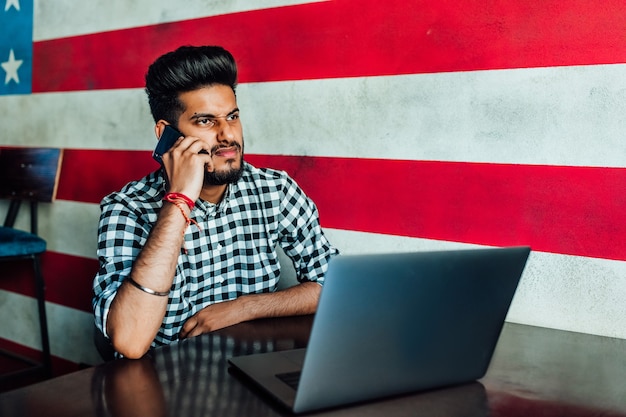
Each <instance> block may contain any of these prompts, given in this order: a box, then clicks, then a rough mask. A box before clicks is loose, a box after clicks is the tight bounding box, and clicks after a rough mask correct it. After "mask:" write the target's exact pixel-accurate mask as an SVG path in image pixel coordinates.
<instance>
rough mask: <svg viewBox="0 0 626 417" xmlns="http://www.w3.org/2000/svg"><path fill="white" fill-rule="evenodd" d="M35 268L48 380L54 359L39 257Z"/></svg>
mask: <svg viewBox="0 0 626 417" xmlns="http://www.w3.org/2000/svg"><path fill="white" fill-rule="evenodd" d="M33 268H34V270H35V291H36V295H37V306H38V309H39V328H40V330H41V351H42V354H43V361H42V365H43V372H44V374H45V376H46V378H49V377H51V376H52V359H51V356H50V340H49V338H48V319H47V317H46V298H45V293H46V284H45V281H44V279H43V274H42V273H41V263H40V258H39V255H35V256H34V257H33Z"/></svg>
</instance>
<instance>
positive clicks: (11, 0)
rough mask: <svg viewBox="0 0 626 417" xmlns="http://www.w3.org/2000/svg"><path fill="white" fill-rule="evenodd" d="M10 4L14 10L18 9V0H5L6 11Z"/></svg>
mask: <svg viewBox="0 0 626 417" xmlns="http://www.w3.org/2000/svg"><path fill="white" fill-rule="evenodd" d="M11 6H13V7H15V10H17V11H18V12H19V11H20V0H7V2H6V5H5V6H4V11H5V12H6V11H7V10H9V9H10V8H11Z"/></svg>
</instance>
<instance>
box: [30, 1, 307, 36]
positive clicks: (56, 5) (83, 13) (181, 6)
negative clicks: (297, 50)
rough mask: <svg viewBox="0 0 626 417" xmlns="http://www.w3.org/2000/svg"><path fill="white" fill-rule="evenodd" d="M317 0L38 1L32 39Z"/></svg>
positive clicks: (35, 8) (73, 34) (74, 34)
mask: <svg viewBox="0 0 626 417" xmlns="http://www.w3.org/2000/svg"><path fill="white" fill-rule="evenodd" d="M316 2H318V0H254V1H246V0H185V1H184V2H177V1H171V0H133V1H132V2H128V1H127V0H90V1H75V2H67V1H65V2H59V1H49V0H35V4H34V6H35V7H34V16H33V18H34V28H33V39H34V40H35V41H39V40H45V39H55V38H62V37H66V36H76V35H83V34H89V33H95V32H103V31H109V30H116V29H125V28H131V27H137V26H147V25H154V24H157V23H167V22H175V21H179V20H186V19H196V18H200V17H206V16H216V15H221V14H229V13H237V12H243V11H249V10H259V9H265V8H271V7H279V6H288V5H296V4H303V3H316Z"/></svg>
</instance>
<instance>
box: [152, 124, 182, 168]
mask: <svg viewBox="0 0 626 417" xmlns="http://www.w3.org/2000/svg"><path fill="white" fill-rule="evenodd" d="M181 136H184V135H183V134H182V133H180V132H179V131H178V130H176V129H174V128H173V127H172V126H170V125H165V129H163V134H162V135H161V137H160V138H159V142H158V143H157V146H156V148H154V152H152V157H153V158H154V160H155V161H157V162H158V163H159V164H163V158H162V157H163V154H164V153H165V152H167V151H168V150H169V149H170V148H171V147H172V145H174V143H175V142H176V141H177V140H178V138H180V137H181Z"/></svg>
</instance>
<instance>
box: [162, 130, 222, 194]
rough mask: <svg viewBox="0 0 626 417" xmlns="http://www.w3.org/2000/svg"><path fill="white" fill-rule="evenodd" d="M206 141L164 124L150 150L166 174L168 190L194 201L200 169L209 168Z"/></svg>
mask: <svg viewBox="0 0 626 417" xmlns="http://www.w3.org/2000/svg"><path fill="white" fill-rule="evenodd" d="M207 148H209V145H208V144H207V143H206V142H205V141H203V140H202V139H200V138H197V137H194V136H187V137H185V136H184V135H183V134H182V133H180V132H179V131H177V130H176V129H174V128H173V127H171V126H170V125H166V126H165V128H164V129H163V133H162V134H161V137H160V138H159V142H158V143H157V146H156V148H155V150H154V152H153V154H152V156H153V158H154V159H155V160H156V161H158V162H159V163H160V164H161V165H162V166H163V167H164V168H165V172H166V174H167V178H168V183H169V187H168V188H169V189H168V191H169V192H177V193H182V194H185V195H186V196H188V197H189V198H191V199H193V200H194V201H195V200H197V199H198V197H199V196H200V192H201V190H202V185H203V183H204V173H205V172H206V171H208V172H212V171H213V169H214V168H213V162H212V160H211V155H210V154H209V152H207V151H206V149H207Z"/></svg>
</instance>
